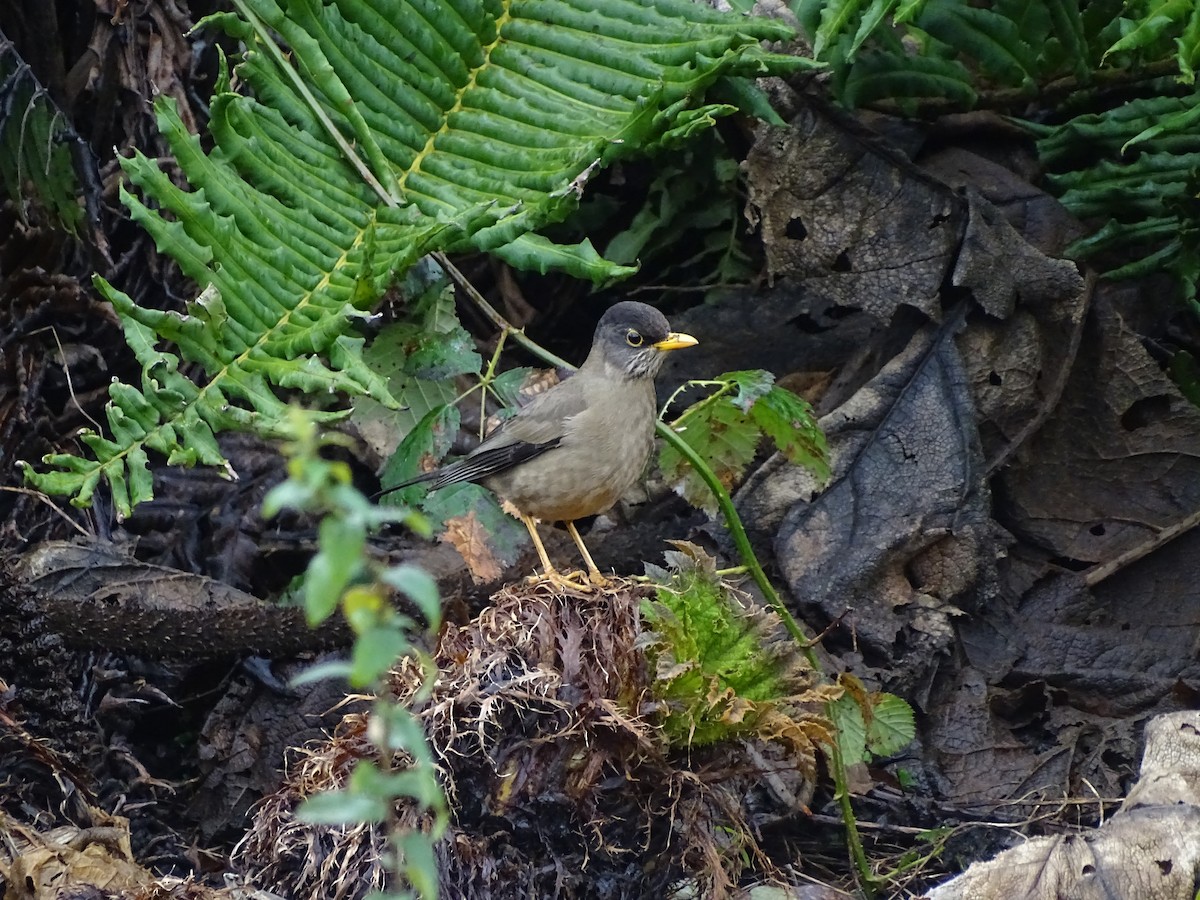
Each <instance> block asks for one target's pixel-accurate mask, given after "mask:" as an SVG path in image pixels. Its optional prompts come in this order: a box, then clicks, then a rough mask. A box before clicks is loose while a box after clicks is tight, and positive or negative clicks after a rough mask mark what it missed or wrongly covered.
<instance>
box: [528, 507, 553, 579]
mask: <svg viewBox="0 0 1200 900" xmlns="http://www.w3.org/2000/svg"><path fill="white" fill-rule="evenodd" d="M521 521H522V522H524V523H525V527H526V528H528V529H529V537H530V538H532V539H533V548H534V549H535V550H537V555H538V559H540V560H541V561H542V571H543V572H545V573H546V574H547V575H550V576H554V575H557V574H558V570H557V569H556V568H554V563H552V562H550V557H549V556H547V555H546V548H545V547H544V546H542V538H541V536H540V535H539V534H538V530H537V523H536V522H535V521H533V519H532V518H531V517H530V516H527V515H525V513H521Z"/></svg>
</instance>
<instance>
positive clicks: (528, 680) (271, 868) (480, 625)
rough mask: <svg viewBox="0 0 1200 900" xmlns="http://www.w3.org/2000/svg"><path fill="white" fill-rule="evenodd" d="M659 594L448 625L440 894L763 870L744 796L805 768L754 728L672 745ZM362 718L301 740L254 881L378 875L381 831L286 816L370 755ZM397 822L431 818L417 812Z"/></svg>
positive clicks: (561, 890) (527, 596) (656, 883)
mask: <svg viewBox="0 0 1200 900" xmlns="http://www.w3.org/2000/svg"><path fill="white" fill-rule="evenodd" d="M654 593H655V590H654V588H653V587H650V586H646V585H638V584H635V583H632V582H627V581H616V582H613V584H612V585H611V587H610V588H609V589H607V590H604V591H602V592H592V593H574V592H571V591H567V592H566V593H563V592H560V590H559V589H558V588H557V587H552V586H550V585H548V584H544V583H537V584H533V585H514V586H510V587H507V588H505V589H503V590H501V591H500V592H499V593H498V594H496V595H495V597H494V598H493V601H494V602H493V605H492V606H491V607H489V608H488V609H486V610H484V611H483V612H482V613H481V614H480V615H479V616H478V617H477V618H476V619H474V620H473V621H472V622H470V623H469V624H467V625H465V626H462V627H456V626H448V627H447V629H446V630H445V632H444V634H443V635H442V638H441V640H440V642H439V646H438V648H437V652H436V654H435V661H436V663H437V666H438V670H439V675H438V680H437V684H436V686H435V688H434V690H433V694H432V696H431V697H430V699H429V700H428V701H426V703H425V704H424V706H423V707H421V708H420V709H418V710H417V714H418V715H419V717H420V719H421V721H422V722H423V724H424V728H425V732H426V735H427V736H428V738H429V741H430V744H431V745H432V746H433V748H434V752H435V754H436V757H437V759H438V763H439V766H440V767H441V776H442V781H443V785H444V787H445V790H446V794H447V797H448V799H449V805H450V808H451V810H452V814H453V821H452V824H451V828H450V831H449V833H448V835H447V837H446V839H445V840H443V841H442V842H441V843H440V844H439V845H438V865H439V869H440V874H441V884H442V896H443V897H452V898H508V897H512V898H518V897H519V898H528V897H538V898H557V897H564V898H567V897H587V898H622V897H629V898H641V897H649V896H654V895H655V894H659V895H662V896H666V895H667V894H668V893H669V892H670V891H671V890H672V889H674V888H676V887H678V886H679V885H682V884H688V885H690V892H691V894H692V896H703V897H721V896H723V895H725V894H726V893H728V891H729V890H730V889H731V888H732V887H733V885H734V884H735V883H736V880H737V878H738V876H739V875H740V874H741V873H742V871H743V870H744V869H746V868H747V867H748V866H751V865H753V866H754V867H755V868H756V869H758V870H759V871H760V872H767V873H769V872H771V865H770V863H769V861H768V860H766V858H765V857H764V856H763V854H762V853H761V852H760V851H759V849H758V845H757V843H756V842H755V839H754V837H753V834H752V831H751V828H750V827H749V825H748V823H747V815H748V812H747V805H746V804H747V802H748V800H747V798H748V797H750V796H752V795H754V794H755V793H756V792H757V793H758V794H759V795H761V790H760V786H761V784H763V783H766V782H770V781H772V780H774V781H775V782H778V781H779V780H780V777H781V773H782V776H783V777H785V778H786V777H787V775H788V774H794V773H795V771H796V770H797V769H798V768H804V767H805V766H804V765H803V764H801V765H799V766H798V765H797V760H795V759H791V758H788V757H789V755H790V754H789V753H780V752H778V750H779V747H778V746H776V747H775V748H774V751H768V752H759V750H761V749H762V747H761V745H759V747H758V749H755V748H754V747H753V746H751V745H752V744H753V743H754V742H753V740H751V739H748V740H747V742H746V743H742V742H739V741H725V742H719V743H715V744H713V745H712V746H711V747H704V748H696V749H694V750H692V751H690V752H689V751H687V750H686V749H682V750H681V749H673V748H672V747H670V746H669V745H668V738H667V735H666V732H665V731H664V730H663V728H662V727H660V723H661V721H662V720H663V719H664V716H665V714H666V706H665V704H664V703H663V702H662V701H661V700H660V699H657V698H656V697H655V691H654V681H653V679H654V677H655V673H654V671H653V666H652V665H650V664H649V663H648V661H647V649H648V648H649V647H653V646H654V645H655V644H656V642H657V641H659V640H660V637H659V636H658V635H656V634H651V633H649V632H647V631H644V630H643V624H642V615H641V607H642V604H643V602H644V601H646V600H648V599H649V598H651V597H652V596H653V595H654ZM419 687H420V672H419V671H417V668H416V666H415V665H414V664H412V663H407V664H402V665H401V666H399V667H398V668H397V669H396V670H395V671H394V672H393V678H392V688H393V690H394V692H395V694H396V696H397V697H398V698H399V699H400V700H401V701H402V702H404V701H408V700H411V699H412V698H413V697H415V696H417V693H418V690H419ZM364 718H365V717H364V716H363V715H352V716H348V717H347V718H346V719H345V720H344V721H343V723H342V725H341V727H340V729H339V730H338V733H337V734H336V735H335V736H334V737H333V738H332V739H331V740H329V741H328V742H326V743H325V744H322V745H319V746H317V747H314V748H309V749H307V750H306V751H304V754H303V756H302V758H301V760H300V762H299V764H298V765H297V766H295V767H294V768H293V771H292V773H291V775H290V778H289V781H288V784H287V785H285V787H284V788H283V789H282V790H281V791H280V792H279V793H278V794H276V795H275V796H273V797H271V798H268V800H267V801H265V802H264V804H263V805H262V806H261V807H260V809H259V812H258V815H257V819H256V822H255V827H254V829H253V831H252V833H251V834H250V835H249V836H248V838H247V839H246V841H245V842H244V843H243V846H242V847H241V848H240V850H239V856H240V860H241V862H242V863H243V864H244V865H245V866H246V867H247V869H248V870H249V871H250V873H251V874H252V876H253V879H254V881H255V882H256V883H257V884H258V885H259V886H261V887H265V888H268V889H270V890H273V891H276V892H277V893H280V894H283V895H284V896H287V897H291V898H295V900H301V898H311V900H318V898H320V900H325V898H331V897H332V898H342V897H346V898H358V897H360V896H362V895H363V894H365V893H366V892H367V891H368V890H372V889H376V888H379V887H381V886H382V885H383V883H384V877H385V876H384V873H383V869H382V867H381V865H380V858H379V857H380V851H381V850H382V848H383V844H384V839H383V836H382V835H381V834H380V833H379V832H378V830H377V829H375V828H371V827H366V826H360V827H355V828H348V829H342V828H330V827H325V826H311V825H306V824H302V823H298V822H296V821H295V820H294V819H293V818H292V815H291V813H292V810H293V809H294V808H295V806H296V804H297V803H298V801H299V799H300V798H302V797H304V796H307V795H309V794H311V793H313V792H316V791H318V790H327V789H331V788H335V787H340V786H342V785H343V784H344V783H345V780H346V777H347V775H348V773H349V770H350V768H351V767H352V765H353V763H354V761H355V760H357V759H359V758H362V757H369V756H372V755H373V754H374V750H373V748H372V747H371V746H370V745H369V744H368V742H367V740H366V725H365V721H364ZM781 757H783V758H782V759H781ZM768 759H772V760H776V761H777V762H774V763H768V762H766V760H768ZM809 762H810V761H809ZM764 767H765V768H772V769H773V770H774V771H772V772H765V771H764ZM400 820H401V822H402V824H404V825H405V826H407V827H421V825H422V824H423V823H422V822H420V821H418V820H417V818H416V816H415V814H414V813H413V812H412V811H410V810H404V809H402V810H400Z"/></svg>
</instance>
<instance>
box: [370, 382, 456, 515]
mask: <svg viewBox="0 0 1200 900" xmlns="http://www.w3.org/2000/svg"><path fill="white" fill-rule="evenodd" d="M461 418H462V417H461V414H460V413H459V411H458V407H456V406H439V407H435V408H434V409H431V410H430V411H429V412H428V413H426V414H425V416H424V418H422V419H421V421H420V422H418V423H417V425H416V427H415V428H413V430H412V431H410V432H409V433H408V434H407V435H405V436H404V440H403V441H401V442H400V446H399V447H397V448H396V452H395V454H393V455H392V458H391V459H389V460H388V462H387V465H386V466H384V468H383V473H382V474H381V475H380V476H379V478H380V482H381V483H382V485H383V487H384V489H385V490H386V489H387V488H390V487H391V486H392V485H395V484H400V483H401V482H404V481H408V480H409V479H410V478H414V477H416V476H417V475H420V474H421V473H422V472H428V471H430V470H432V469H433V468H435V467H436V466H437V464H438V463H440V462H441V460H442V457H444V456H445V455H446V452H447V451H448V450H449V449H450V445H451V444H452V443H453V442H454V436H455V435H456V434H457V433H458V426H459V423H460V421H461ZM423 490H424V489H423V488H422V487H421V486H420V485H414V486H413V487H411V488H406V489H404V490H401V491H396V492H394V493H392V494H389V495H388V496H389V497H390V498H391V499H390V500H389V502H390V503H400V504H404V505H412V503H413V502H414V501H415V499H416V497H418V496H419V495H420V494H421V493H422V491H423Z"/></svg>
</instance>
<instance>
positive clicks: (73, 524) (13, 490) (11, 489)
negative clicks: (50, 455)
mask: <svg viewBox="0 0 1200 900" xmlns="http://www.w3.org/2000/svg"><path fill="white" fill-rule="evenodd" d="M0 491H8V492H9V493H12V494H28V495H29V496H30V497H33V498H35V499H37V500H41V501H42V502H43V503H45V504H46V505H47V506H49V507H50V508H51V509H52V510H54V511H55V512H56V513H58V514H59V515H60V516H62V517H63V521H65V522H66V523H67V524H68V525H70V526H71V527H72V528H74V529H75V530H76V531H78V532H79V533H80V534H82V535H83V536H84V537H85V538H91V537H95V535H93V534H91V533H89V532H88V530H87V529H86V528H84V527H83V526H82V525H80V524H79V523H78V522H76V521H75V520H74V519H72V518H71V517H70V516H68V515H67V514H66V513H65V512H64V511H63V510H62V508H61V507H60V506H59V505H58V504H57V503H55V502H54V501H53V500H51V499H50V498H49V497H47V496H46V495H45V494H43V493H42V492H41V491H35V490H32V489H30V488H23V487H3V486H0Z"/></svg>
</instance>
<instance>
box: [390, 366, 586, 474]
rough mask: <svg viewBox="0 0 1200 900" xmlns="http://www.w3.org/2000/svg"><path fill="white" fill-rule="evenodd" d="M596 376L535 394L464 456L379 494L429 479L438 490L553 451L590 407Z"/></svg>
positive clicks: (581, 375) (581, 377)
mask: <svg viewBox="0 0 1200 900" xmlns="http://www.w3.org/2000/svg"><path fill="white" fill-rule="evenodd" d="M592 378H593V376H592V375H590V374H589V373H587V372H586V371H584V372H579V373H576V374H575V375H572V376H570V377H569V378H567V379H566V380H564V381H563V382H562V383H561V384H558V385H555V386H554V387H553V388H551V389H550V390H548V391H546V392H545V393H544V394H541V395H539V396H537V397H535V398H534V399H533V400H532V401H531V402H530V403H529V404H528V405H526V406H524V407H522V408H521V410H520V411H519V412H518V413H517V414H516V415H515V416H513V417H512V418H511V419H509V420H508V421H506V422H503V423H502V424H501V425H500V427H499V428H497V429H496V430H495V431H493V432H492V433H491V434H490V435H488V438H487V440H485V441H484V442H483V443H482V444H480V445H479V446H478V447H476V448H475V450H473V451H472V452H471V453H469V454H467V455H466V456H464V457H463V458H462V459H460V460H458V461H457V462H453V463H450V465H448V466H443V467H442V468H440V469H435V470H434V471H432V472H426V473H425V474H424V475H418V476H417V477H416V478H411V479H409V480H408V481H406V482H404V483H403V484H397V485H394V486H392V487H390V488H388V489H387V490H386V491H382V492H381V493H380V494H376V496H377V497H379V496H382V495H383V494H390V493H391V492H392V491H398V490H401V489H402V488H406V487H411V486H412V485H414V484H422V483H423V482H426V481H432V482H433V489H434V490H437V489H438V488H442V487H446V485H449V484H461V483H463V482H468V481H481V480H483V479H484V478H487V477H488V476H489V475H495V474H496V473H498V472H503V471H505V470H506V469H511V468H512V467H513V466H516V465H520V464H521V463H523V462H527V461H529V460H531V459H533V458H534V457H537V456H541V455H542V454H543V453H545V452H546V451H547V450H553V449H554V448H555V447H557V446H558V445H559V444H560V443H562V439H563V437H564V436H565V435H566V431H567V422H568V420H570V418H571V417H572V416H576V415H578V414H579V413H581V412H582V411H583V410H584V408H585V407H586V397H587V387H586V385H587V384H588V382H589V380H590V379H592ZM572 382H573V383H572Z"/></svg>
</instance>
